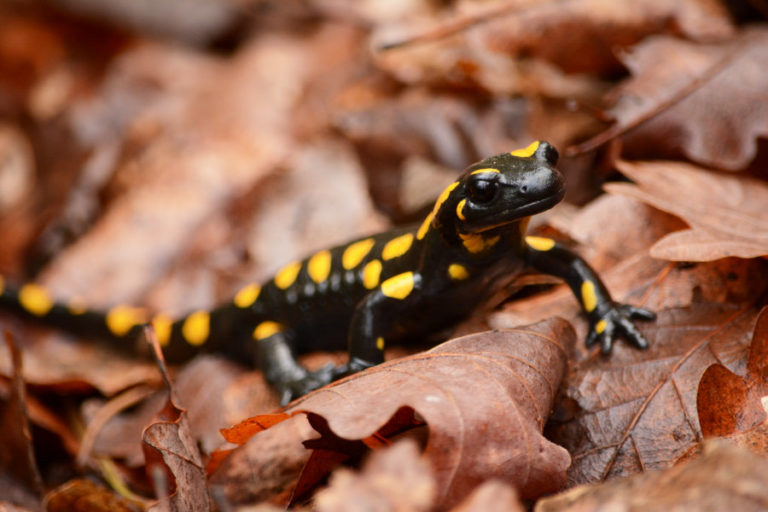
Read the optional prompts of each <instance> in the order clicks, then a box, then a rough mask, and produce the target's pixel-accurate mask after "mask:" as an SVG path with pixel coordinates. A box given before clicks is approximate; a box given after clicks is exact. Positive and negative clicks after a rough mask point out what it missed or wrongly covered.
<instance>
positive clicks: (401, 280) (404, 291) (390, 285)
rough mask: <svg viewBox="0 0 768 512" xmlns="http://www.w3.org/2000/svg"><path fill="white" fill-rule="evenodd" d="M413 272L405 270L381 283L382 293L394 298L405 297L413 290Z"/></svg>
mask: <svg viewBox="0 0 768 512" xmlns="http://www.w3.org/2000/svg"><path fill="white" fill-rule="evenodd" d="M413 284H414V280H413V272H403V273H402V274H397V275H396V276H392V277H390V278H389V279H387V280H386V281H384V282H383V283H381V293H383V294H384V295H385V296H386V297H389V298H392V299H400V300H402V299H404V298H406V297H407V296H408V295H410V294H411V291H413Z"/></svg>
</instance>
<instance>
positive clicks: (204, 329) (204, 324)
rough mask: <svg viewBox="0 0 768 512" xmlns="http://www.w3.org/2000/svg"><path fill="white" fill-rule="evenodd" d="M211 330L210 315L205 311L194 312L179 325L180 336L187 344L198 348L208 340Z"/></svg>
mask: <svg viewBox="0 0 768 512" xmlns="http://www.w3.org/2000/svg"><path fill="white" fill-rule="evenodd" d="M210 330H211V315H210V314H209V313H208V312H207V311H203V310H200V311H195V312H194V313H192V314H191V315H189V316H188V317H187V318H185V319H184V323H183V324H181V335H182V336H184V339H185V340H187V343H189V344H190V345H194V346H199V345H202V344H203V343H205V342H206V341H207V340H208V334H209V333H210Z"/></svg>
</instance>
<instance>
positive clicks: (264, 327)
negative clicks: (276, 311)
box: [253, 320, 285, 341]
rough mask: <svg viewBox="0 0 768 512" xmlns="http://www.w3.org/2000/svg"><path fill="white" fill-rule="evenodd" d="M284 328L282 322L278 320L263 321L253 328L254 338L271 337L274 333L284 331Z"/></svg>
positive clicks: (258, 339) (257, 339)
mask: <svg viewBox="0 0 768 512" xmlns="http://www.w3.org/2000/svg"><path fill="white" fill-rule="evenodd" d="M284 329H285V328H284V327H283V326H282V325H281V324H279V323H277V322H273V321H271V320H267V321H265V322H261V323H260V324H259V325H257V326H256V328H255V329H254V330H253V339H255V340H256V341H260V340H264V339H267V338H269V337H270V336H272V335H273V334H277V333H278V332H283V330H284Z"/></svg>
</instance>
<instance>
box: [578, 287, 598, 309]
mask: <svg viewBox="0 0 768 512" xmlns="http://www.w3.org/2000/svg"><path fill="white" fill-rule="evenodd" d="M581 302H582V304H584V310H585V311H586V312H587V313H591V312H592V311H594V310H595V308H596V307H597V294H596V293H595V283H593V282H592V281H584V282H583V283H581Z"/></svg>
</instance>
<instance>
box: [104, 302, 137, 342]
mask: <svg viewBox="0 0 768 512" xmlns="http://www.w3.org/2000/svg"><path fill="white" fill-rule="evenodd" d="M146 321H147V313H146V311H145V310H143V309H141V308H135V307H133V306H115V307H114V308H112V309H110V310H109V311H107V317H106V324H107V328H108V329H109V332H111V333H112V334H114V335H115V336H125V335H126V334H128V332H129V331H130V330H131V329H133V328H134V327H136V326H137V325H141V324H143V323H144V322H146Z"/></svg>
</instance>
